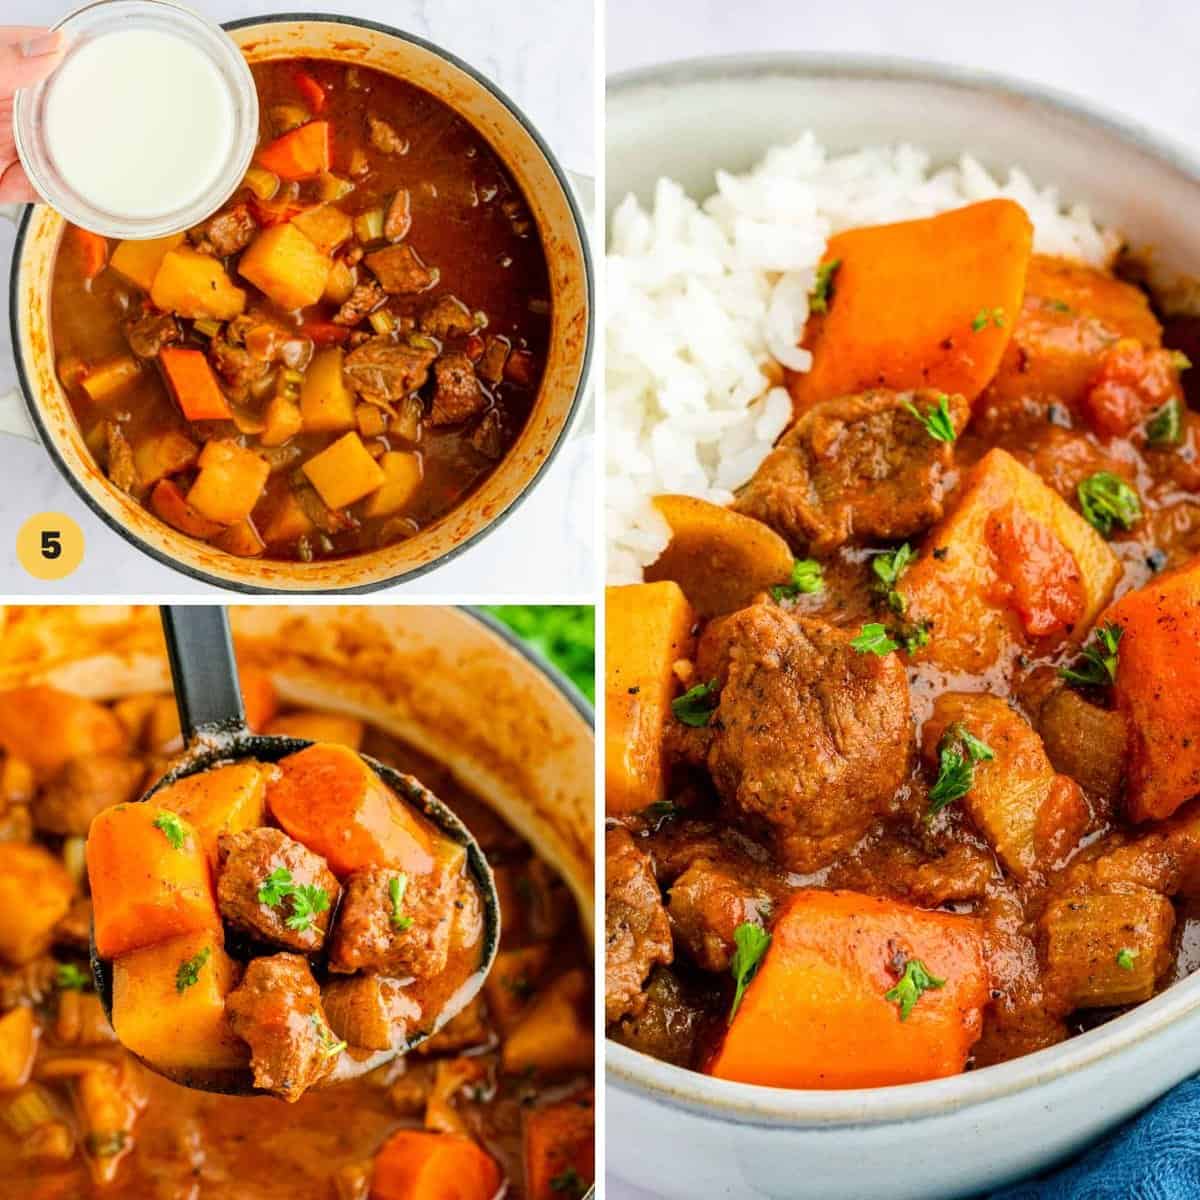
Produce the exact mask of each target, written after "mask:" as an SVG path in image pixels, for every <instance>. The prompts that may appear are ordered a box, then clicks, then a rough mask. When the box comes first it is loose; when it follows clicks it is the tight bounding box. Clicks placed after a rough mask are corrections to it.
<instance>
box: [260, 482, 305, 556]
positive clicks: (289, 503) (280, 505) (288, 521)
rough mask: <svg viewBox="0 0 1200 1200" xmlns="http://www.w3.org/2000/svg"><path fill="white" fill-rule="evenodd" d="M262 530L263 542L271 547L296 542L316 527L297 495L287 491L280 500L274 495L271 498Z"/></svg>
mask: <svg viewBox="0 0 1200 1200" xmlns="http://www.w3.org/2000/svg"><path fill="white" fill-rule="evenodd" d="M260 528H261V530H262V537H263V541H264V542H266V543H267V545H268V546H270V545H273V544H280V543H287V542H294V541H295V540H296V539H297V538H302V537H304V535H305V534H307V533H312V531H313V529H314V528H315V526H314V525H313V521H312V518H311V517H310V516H309V515H308V513H306V512H305V511H304V506H303V505H302V504H301V503H300V500H299V499H298V497H297V496H296V493H295V492H293V491H287V492H284V494H283V495H282V496H280V497H279V498H278V499H276V498H275V497H274V495H272V496H271V498H270V500H269V501H268V503H267V505H266V517H265V518H264V520H263V522H262V524H261V526H260Z"/></svg>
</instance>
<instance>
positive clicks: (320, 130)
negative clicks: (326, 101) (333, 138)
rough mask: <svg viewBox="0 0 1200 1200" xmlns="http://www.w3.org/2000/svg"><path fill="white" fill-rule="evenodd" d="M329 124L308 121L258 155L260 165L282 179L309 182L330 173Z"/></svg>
mask: <svg viewBox="0 0 1200 1200" xmlns="http://www.w3.org/2000/svg"><path fill="white" fill-rule="evenodd" d="M329 162H330V152H329V122H328V121H309V123H308V124H307V125H301V126H300V128H299V129H293V130H291V131H289V132H288V133H285V134H283V135H282V136H281V137H277V138H276V139H275V140H274V141H273V142H270V143H268V144H267V145H266V146H264V147H263V148H262V149H261V150H260V151H259V152H258V164H259V166H261V167H266V169H267V170H268V171H274V172H275V174H276V175H278V176H279V177H280V178H281V179H309V178H311V177H312V176H313V175H319V174H320V173H321V172H322V171H328V170H329Z"/></svg>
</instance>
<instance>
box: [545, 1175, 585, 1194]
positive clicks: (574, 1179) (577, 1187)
mask: <svg viewBox="0 0 1200 1200" xmlns="http://www.w3.org/2000/svg"><path fill="white" fill-rule="evenodd" d="M550 1190H551V1191H552V1192H557V1193H559V1194H560V1195H562V1196H565V1197H566V1198H567V1200H583V1193H584V1192H586V1191H587V1187H586V1186H585V1184H584V1182H583V1180H582V1179H580V1178H579V1172H578V1171H576V1170H575V1168H574V1167H568V1168H567V1169H566V1170H565V1171H561V1172H559V1174H557V1175H555V1176H554V1178H553V1179H551V1180H550Z"/></svg>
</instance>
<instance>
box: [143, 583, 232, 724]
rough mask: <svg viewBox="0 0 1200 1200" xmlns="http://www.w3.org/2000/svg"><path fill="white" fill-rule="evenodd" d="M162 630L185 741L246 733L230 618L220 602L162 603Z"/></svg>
mask: <svg viewBox="0 0 1200 1200" xmlns="http://www.w3.org/2000/svg"><path fill="white" fill-rule="evenodd" d="M159 611H160V612H161V613H162V624H163V633H164V634H166V638H167V658H168V659H169V660H170V663H171V680H172V682H173V683H174V685H175V703H176V704H177V705H178V706H179V723H180V725H181V726H182V727H183V742H184V745H185V746H190V745H191V744H192V743H193V742H194V741H196V739H197V738H200V737H205V736H213V735H218V734H226V735H228V734H239V733H245V732H246V711H245V709H244V708H243V707H242V691H241V688H240V687H239V685H238V673H237V662H236V661H235V659H234V657H233V638H232V637H231V636H230V633H229V617H228V615H227V614H226V612H225V608H224V606H223V605H220V604H164V605H162V606H161V608H160V610H159Z"/></svg>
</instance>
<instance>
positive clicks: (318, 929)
mask: <svg viewBox="0 0 1200 1200" xmlns="http://www.w3.org/2000/svg"><path fill="white" fill-rule="evenodd" d="M339 891H340V889H339V887H338V882H337V880H336V879H335V878H334V876H333V872H332V871H330V869H329V867H328V866H326V864H325V860H324V859H323V858H322V857H321V856H320V855H319V854H314V853H313V852H312V851H311V850H310V849H309V848H308V847H307V846H304V845H301V843H299V842H297V841H294V840H293V839H292V838H290V837H288V836H287V834H286V833H284V832H283V831H282V830H279V829H267V828H264V829H247V830H244V831H243V832H241V833H225V834H222V835H221V836H220V838H218V839H217V905H218V907H219V908H220V910H221V916H222V917H223V918H224V919H225V920H226V921H228V922H229V923H230V924H231V925H234V926H236V927H237V928H238V929H242V930H244V931H245V932H246V933H249V934H251V935H253V936H254V937H256V938H259V939H260V940H262V941H266V942H272V943H274V944H275V945H279V946H286V947H288V948H289V949H291V950H299V951H302V952H304V953H311V952H313V951H316V950H320V948H321V947H322V946H323V945H324V944H325V936H326V934H327V933H328V931H329V921H330V917H331V916H332V914H333V910H334V908H335V907H336V905H337V898H338V892H339Z"/></svg>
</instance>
